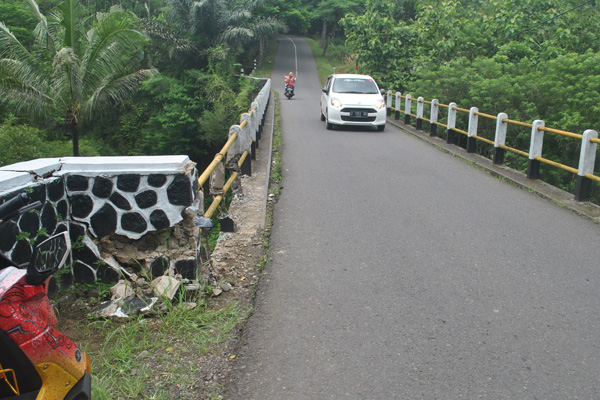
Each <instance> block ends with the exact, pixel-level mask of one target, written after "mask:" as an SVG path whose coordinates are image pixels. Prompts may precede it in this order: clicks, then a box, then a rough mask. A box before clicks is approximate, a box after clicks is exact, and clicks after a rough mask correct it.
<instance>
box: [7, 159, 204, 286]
mask: <svg viewBox="0 0 600 400" xmlns="http://www.w3.org/2000/svg"><path fill="white" fill-rule="evenodd" d="M197 185H198V171H197V170H196V168H195V164H194V163H193V162H191V161H190V159H189V158H188V157H187V156H155V157H89V158H86V157H69V158H60V159H38V160H31V161H27V162H23V163H18V164H13V165H9V166H5V167H2V168H0V203H2V202H4V201H5V200H7V199H10V198H12V197H14V196H16V195H17V194H18V193H21V192H23V191H26V192H27V193H29V196H30V198H31V199H32V202H33V201H38V200H39V201H41V203H42V207H41V209H39V210H36V211H31V212H28V213H25V214H23V215H21V216H20V217H18V218H15V219H14V220H12V221H9V222H7V223H5V224H3V225H2V226H0V251H1V252H2V253H3V254H4V255H5V256H7V257H8V258H10V259H12V260H13V261H14V262H16V263H19V264H20V263H25V262H27V261H28V260H29V258H30V256H31V253H32V250H33V247H34V246H35V244H36V243H37V242H39V241H41V240H43V239H45V238H46V237H47V236H51V235H52V234H54V233H58V232H61V231H68V232H69V234H70V237H71V242H72V247H73V252H72V263H71V272H72V273H71V274H67V275H63V277H65V276H66V280H71V279H74V280H75V281H77V282H87V283H91V282H94V281H96V280H100V281H103V282H106V283H112V282H116V281H118V280H119V279H120V278H121V277H122V276H123V275H129V277H130V278H131V276H132V275H133V274H135V273H142V274H151V275H154V276H160V275H163V274H164V273H165V272H166V271H167V270H170V271H171V272H175V273H179V274H181V275H183V276H184V277H186V278H188V279H196V274H197V270H198V265H197V262H196V260H197V254H196V252H197V249H198V229H197V228H195V227H194V224H193V218H194V217H195V216H197V215H199V214H201V212H202V209H203V198H202V192H201V191H198V190H197V188H198V187H197ZM63 279H64V278H63ZM65 283H67V284H68V283H70V282H65Z"/></svg>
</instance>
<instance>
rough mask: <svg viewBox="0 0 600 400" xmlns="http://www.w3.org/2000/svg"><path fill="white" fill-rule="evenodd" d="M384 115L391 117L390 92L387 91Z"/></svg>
mask: <svg viewBox="0 0 600 400" xmlns="http://www.w3.org/2000/svg"><path fill="white" fill-rule="evenodd" d="M385 105H386V108H385V109H386V115H387V116H388V117H389V116H390V115H392V91H391V90H388V91H387V98H386V102H385Z"/></svg>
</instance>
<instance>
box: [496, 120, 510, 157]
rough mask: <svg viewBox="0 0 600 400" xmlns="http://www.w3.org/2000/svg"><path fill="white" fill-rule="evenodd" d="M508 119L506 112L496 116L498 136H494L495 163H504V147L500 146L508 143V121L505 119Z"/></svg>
mask: <svg viewBox="0 0 600 400" xmlns="http://www.w3.org/2000/svg"><path fill="white" fill-rule="evenodd" d="M505 119H508V115H507V114H506V113H500V114H498V116H497V117H496V136H495V138H494V164H504V149H503V148H502V147H500V146H504V145H505V144H506V131H507V129H508V123H507V122H505V121H504V120H505Z"/></svg>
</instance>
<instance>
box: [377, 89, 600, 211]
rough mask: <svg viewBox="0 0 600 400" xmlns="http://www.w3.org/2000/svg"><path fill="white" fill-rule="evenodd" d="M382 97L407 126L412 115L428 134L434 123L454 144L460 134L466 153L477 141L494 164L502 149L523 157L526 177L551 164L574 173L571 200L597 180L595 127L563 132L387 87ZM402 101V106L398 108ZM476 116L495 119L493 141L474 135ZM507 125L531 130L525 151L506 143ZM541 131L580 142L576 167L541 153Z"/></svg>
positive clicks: (586, 194)
mask: <svg viewBox="0 0 600 400" xmlns="http://www.w3.org/2000/svg"><path fill="white" fill-rule="evenodd" d="M386 100H387V102H386V104H387V109H388V116H391V115H392V113H394V118H395V119H400V114H403V115H404V123H405V124H407V125H409V124H410V123H411V118H415V120H416V128H417V129H419V130H421V129H422V127H423V121H426V122H428V123H429V127H430V128H429V129H430V135H431V136H437V127H438V126H441V127H443V128H445V129H446V131H447V137H446V142H447V143H454V140H455V135H456V134H460V135H464V137H466V149H467V152H469V153H473V152H475V151H476V149H477V141H481V142H484V143H487V144H489V145H491V146H493V149H494V152H493V162H494V164H503V163H504V155H505V152H506V151H509V152H512V153H515V154H518V155H520V156H523V157H526V158H527V159H528V163H527V177H528V178H529V179H539V177H540V165H541V164H546V165H551V166H553V167H556V168H560V169H562V170H564V171H567V172H570V173H572V174H575V175H576V176H577V184H576V187H575V200H577V201H589V200H590V197H591V189H592V182H600V177H599V176H597V175H595V174H594V166H595V162H596V155H597V146H598V143H600V140H599V139H598V132H597V131H595V130H592V129H588V130H586V131H585V132H583V134H578V133H573V132H567V131H563V130H559V129H554V128H548V127H546V126H545V123H544V121H543V120H535V121H533V122H532V123H527V122H521V121H515V120H511V119H509V118H508V115H507V114H506V113H499V114H498V115H490V114H485V113H482V112H480V111H479V109H478V108H477V107H471V108H470V109H466V108H461V107H458V105H457V104H456V103H453V102H452V103H450V104H442V103H440V102H439V101H438V100H437V99H433V100H431V101H427V100H425V99H423V97H418V98H415V97H413V96H412V95H411V94H410V93H408V94H406V95H402V94H401V93H400V92H393V91H391V90H389V91H388V92H387V99H386ZM403 100H404V108H402V101H403ZM413 102H414V103H413ZM425 105H428V107H429V118H427V117H425V115H424V109H425ZM440 108H443V109H446V110H447V118H446V123H442V122H440ZM413 111H414V112H413ZM459 112H460V113H464V114H468V126H467V130H464V129H459V128H457V126H456V123H457V113H459ZM479 117H482V118H485V119H488V120H491V121H495V122H496V129H495V137H494V140H490V139H488V138H486V137H484V136H482V135H478V126H479ZM509 125H514V126H520V127H525V128H528V129H530V130H531V137H530V145H529V152H526V151H523V150H519V149H517V148H514V147H510V146H507V145H506V133H507V130H508V126H509ZM544 132H548V133H552V134H556V135H560V136H564V137H569V138H572V139H576V140H578V141H580V142H581V151H580V155H579V164H578V168H574V167H571V166H568V165H565V164H561V163H559V162H555V161H552V160H550V159H547V158H544V157H543V156H542V148H543V144H544Z"/></svg>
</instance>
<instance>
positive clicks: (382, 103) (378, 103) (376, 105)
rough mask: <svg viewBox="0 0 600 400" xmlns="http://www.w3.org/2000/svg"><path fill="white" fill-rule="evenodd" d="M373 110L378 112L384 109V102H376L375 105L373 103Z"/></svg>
mask: <svg viewBox="0 0 600 400" xmlns="http://www.w3.org/2000/svg"><path fill="white" fill-rule="evenodd" d="M375 108H376V109H378V110H381V109H382V108H385V102H384V101H383V100H377V103H375Z"/></svg>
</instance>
